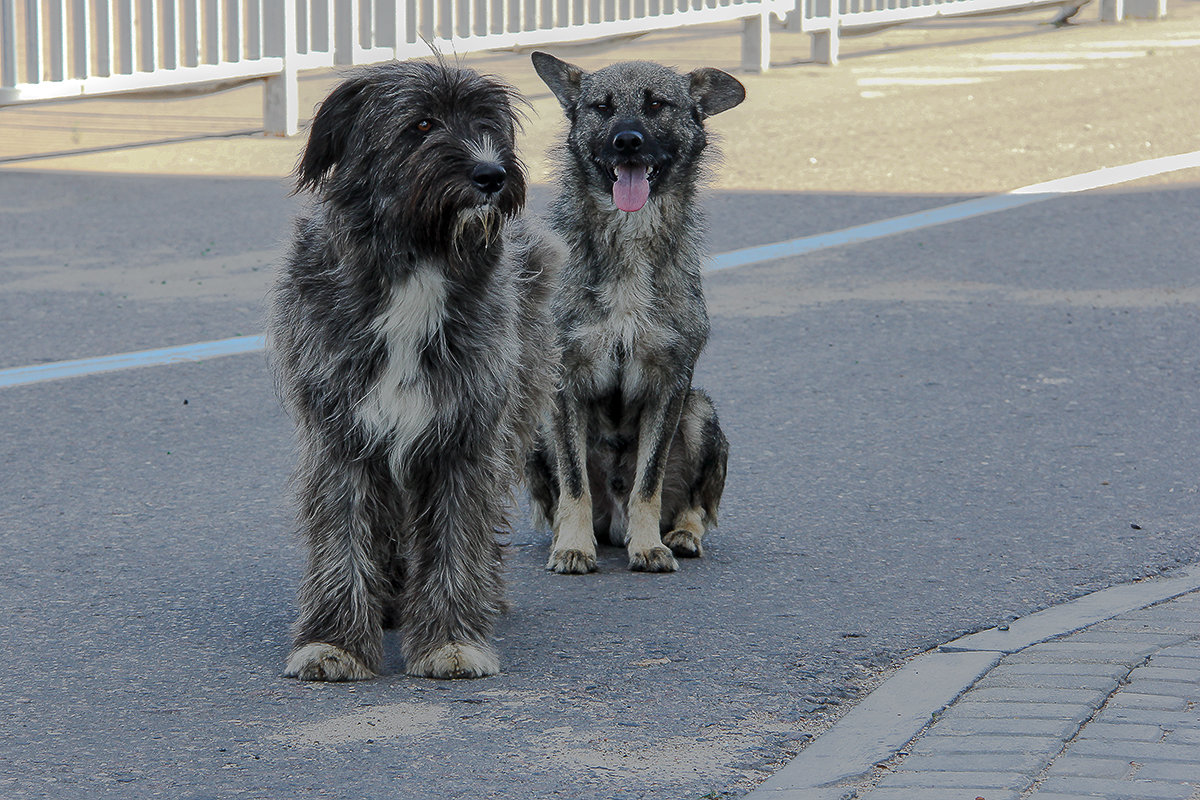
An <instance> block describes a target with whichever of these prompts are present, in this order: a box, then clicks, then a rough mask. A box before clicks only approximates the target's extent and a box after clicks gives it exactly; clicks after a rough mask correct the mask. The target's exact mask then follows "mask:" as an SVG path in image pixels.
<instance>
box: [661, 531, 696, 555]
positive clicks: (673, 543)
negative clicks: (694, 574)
mask: <svg viewBox="0 0 1200 800" xmlns="http://www.w3.org/2000/svg"><path fill="white" fill-rule="evenodd" d="M662 540H663V544H665V545H666V546H667V547H669V548H671V552H672V553H674V554H675V555H677V556H679V557H680V558H700V556H702V555H704V547H703V545H701V544H700V537H699V536H697V535H696V534H694V533H692V532H691V531H685V530H683V529H676V530H673V531H671V532H670V533H667V534H664V535H663V537H662Z"/></svg>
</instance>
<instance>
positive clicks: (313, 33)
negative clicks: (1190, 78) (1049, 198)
mask: <svg viewBox="0 0 1200 800" xmlns="http://www.w3.org/2000/svg"><path fill="white" fill-rule="evenodd" d="M1077 2H1080V0H0V106H3V105H10V104H14V103H24V102H31V101H37V100H47V99H60V98H67V97H79V96H85V95H98V94H109V93H114V92H122V91H132V90H147V89H163V88H167V87H177V86H195V85H206V84H221V83H226V82H232V81H239V80H253V79H264V80H265V81H266V89H265V91H264V103H263V108H264V111H263V115H264V127H265V128H266V130H267V131H268V132H271V133H277V134H292V133H295V132H296V129H297V122H298V118H299V103H298V99H297V94H298V86H297V74H298V73H299V72H300V71H301V70H308V69H316V68H320V67H329V66H333V65H335V64H366V63H372V62H377V61H384V60H388V59H392V58H409V57H414V56H421V55H428V54H429V52H430V47H431V46H432V47H433V48H435V49H437V50H439V51H441V52H458V53H464V52H470V51H477V50H487V49H498V48H513V47H528V46H535V45H548V44H552V43H562V42H571V41H579V40H584V39H597V38H603V37H608V36H621V35H628V34H635V33H642V32H647V31H652V30H658V29H663V28H675V27H681V26H685V25H693V24H701V23H712V22H722V21H732V20H742V22H743V26H742V33H741V35H742V62H743V67H744V68H746V69H747V70H751V71H761V70H765V69H767V67H768V65H769V61H770V34H771V17H772V15H775V16H777V17H780V18H783V17H784V16H786V17H787V20H788V28H789V29H791V30H799V31H802V32H805V33H809V34H811V35H812V37H813V55H814V58H815V59H816V60H818V61H821V62H824V63H836V61H837V53H838V36H839V34H840V32H841V31H843V30H853V29H864V28H870V27H875V26H884V25H890V24H896V23H898V22H903V21H908V20H912V19H920V18H929V17H935V16H949V15H962V14H975V13H981V12H995V11H998V10H1004V9H1010V10H1022V9H1027V8H1031V7H1037V6H1043V5H1064V4H1065V5H1070V4H1072V3H1077ZM1099 3H1100V6H1101V17H1102V18H1106V19H1121V18H1122V17H1124V16H1125V14H1126V13H1127V11H1130V10H1131V6H1132V4H1134V3H1140V4H1145V5H1143V6H1141V7H1140V8H1141V12H1142V13H1138V10H1134V12H1133V13H1135V14H1138V15H1140V16H1157V15H1159V14H1161V13H1162V11H1163V10H1165V3H1166V0H1099ZM1155 12H1156V13H1155Z"/></svg>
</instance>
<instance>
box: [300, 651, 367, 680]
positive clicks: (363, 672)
mask: <svg viewBox="0 0 1200 800" xmlns="http://www.w3.org/2000/svg"><path fill="white" fill-rule="evenodd" d="M283 677H285V678H299V679H300V680H302V681H362V680H367V679H368V678H374V677H376V674H375V672H374V671H373V670H371V669H368V668H367V665H366V664H364V663H363V662H362V661H360V660H359V659H358V658H357V657H355V656H352V655H351V654H350V653H347V652H346V651H345V650H343V649H342V648H340V647H337V646H335V645H332V644H326V643H325V642H310V643H309V644H306V645H303V646H301V647H298V648H296V649H295V650H293V651H292V654H291V655H290V656H288V661H287V666H286V667H284V669H283Z"/></svg>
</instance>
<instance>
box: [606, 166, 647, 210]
mask: <svg viewBox="0 0 1200 800" xmlns="http://www.w3.org/2000/svg"><path fill="white" fill-rule="evenodd" d="M649 197H650V181H649V180H647V179H646V168H645V167H642V166H620V167H617V180H616V183H614V184H613V202H614V203H616V204H617V208H619V209H621V210H622V211H637V210H638V209H640V208H641V207H642V206H644V205H646V200H647V199H648V198H649Z"/></svg>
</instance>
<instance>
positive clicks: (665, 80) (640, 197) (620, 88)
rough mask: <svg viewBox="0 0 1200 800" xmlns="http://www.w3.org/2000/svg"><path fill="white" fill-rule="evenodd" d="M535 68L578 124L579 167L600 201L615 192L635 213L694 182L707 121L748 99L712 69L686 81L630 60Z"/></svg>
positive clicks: (575, 150)
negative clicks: (586, 67) (591, 68)
mask: <svg viewBox="0 0 1200 800" xmlns="http://www.w3.org/2000/svg"><path fill="white" fill-rule="evenodd" d="M533 66H534V69H536V70H537V73H538V75H539V76H541V78H542V80H543V81H545V82H546V85H547V86H549V87H550V90H551V91H552V92H554V94H555V96H556V97H557V98H558V100H559V102H560V103H561V104H562V106H563V109H564V110H565V111H566V114H567V118H568V119H569V120H570V121H571V131H570V133H569V135H568V138H567V148H568V150H569V152H570V154H571V156H572V158H573V159H574V161H575V163H574V167H575V168H576V169H577V171H578V172H579V174H581V175H583V176H584V178H585V181H586V182H587V185H588V187H589V189H591V190H592V191H593V192H594V193H595V194H596V195H607V194H609V193H611V195H612V201H613V204H614V205H615V206H616V207H617V208H619V209H621V210H622V211H627V212H633V211H637V210H639V209H641V208H642V206H643V205H645V203H646V201H647V199H648V198H649V197H650V196H651V194H652V193H665V192H668V191H671V189H672V188H673V187H677V186H679V185H681V184H683V183H686V184H688V185H690V184H691V183H692V182H694V180H695V175H696V171H697V170H698V168H699V156H700V153H701V151H702V150H703V149H704V147H705V145H706V144H707V137H706V136H705V133H704V124H703V123H704V119H705V117H709V116H712V115H713V114H718V113H720V112H722V111H725V110H727V109H730V108H733V107H734V106H736V105H737V104H738V103H740V102H742V100H743V99H744V98H745V96H746V91H745V89H744V88H743V87H742V84H741V83H739V82H738V81H737V79H735V78H734V77H733V76H732V75H729V74H728V73H725V72H722V71H721V70H719V69H712V68H708V67H705V68H701V69H697V70H693V71H692V72H690V73H688V74H687V75H680V74H679V73H678V72H675V71H674V70H672V69H669V68H668V67H664V66H661V65H659V64H652V63H649V62H644V61H628V62H624V63H620V64H613V65H612V66H609V67H605V68H604V69H601V70H597V71H596V72H592V73H585V72H584V71H583V70H581V69H580V68H579V67H576V66H574V65H572V64H568V63H566V62H565V61H560V60H559V59H557V58H555V57H554V56H551V55H549V54H547V53H534V54H533Z"/></svg>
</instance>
